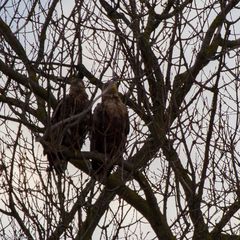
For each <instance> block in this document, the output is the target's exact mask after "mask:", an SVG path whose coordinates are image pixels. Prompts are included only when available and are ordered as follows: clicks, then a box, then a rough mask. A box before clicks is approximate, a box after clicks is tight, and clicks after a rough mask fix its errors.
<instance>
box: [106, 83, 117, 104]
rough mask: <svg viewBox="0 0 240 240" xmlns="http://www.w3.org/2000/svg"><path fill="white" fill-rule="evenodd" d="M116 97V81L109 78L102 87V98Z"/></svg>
mask: <svg viewBox="0 0 240 240" xmlns="http://www.w3.org/2000/svg"><path fill="white" fill-rule="evenodd" d="M114 97H118V88H117V82H116V81H114V80H110V81H108V82H107V83H105V84H104V85H103V88H102V98H103V100H105V99H107V98H114Z"/></svg>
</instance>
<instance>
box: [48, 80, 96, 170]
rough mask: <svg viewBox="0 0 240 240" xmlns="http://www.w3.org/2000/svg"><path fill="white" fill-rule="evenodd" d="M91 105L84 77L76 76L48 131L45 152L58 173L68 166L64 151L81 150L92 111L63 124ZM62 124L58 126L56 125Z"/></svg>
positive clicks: (54, 113) (51, 167) (54, 114)
mask: <svg viewBox="0 0 240 240" xmlns="http://www.w3.org/2000/svg"><path fill="white" fill-rule="evenodd" d="M88 107H89V100H88V96H87V94H86V91H85V87H84V84H83V81H82V79H79V78H75V79H73V80H72V81H71V87H70V92H69V94H68V95H66V96H65V97H64V98H63V99H62V100H61V101H60V102H59V104H58V105H57V107H56V109H55V111H54V112H53V115H52V118H51V122H50V128H49V129H48V132H47V142H48V146H47V147H45V149H44V153H45V154H47V158H48V161H49V170H52V169H53V168H54V169H55V170H56V172H57V173H58V174H61V173H63V172H64V171H65V170H66V167H67V159H65V158H64V156H63V154H62V151H63V150H64V149H65V150H66V149H67V150H69V151H75V150H78V151H80V150H81V148H82V145H83V143H84V141H85V138H86V135H87V132H88V130H89V125H90V120H91V112H90V111H88V112H87V113H86V115H85V116H80V118H76V119H74V120H73V121H70V122H67V123H63V124H61V121H64V120H66V119H67V118H69V117H72V116H74V115H76V114H79V113H82V112H83V111H84V110H86V109H87V108H88ZM56 124H60V125H59V126H57V127H54V125H56Z"/></svg>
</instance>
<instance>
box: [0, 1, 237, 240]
mask: <svg viewBox="0 0 240 240" xmlns="http://www.w3.org/2000/svg"><path fill="white" fill-rule="evenodd" d="M239 12H240V1H239V0H226V1H222V0H217V1H211V0H210V1H205V0H201V1H197V0H176V1H172V0H150V1H146V0H129V1H126V0H114V1H109V0H96V1H85V0H75V1H73V0H71V1H63V0H33V1H27V0H22V1H17V0H2V1H1V3H0V42H1V43H0V180H1V181H0V219H1V220H0V238H3V239H40V240H41V239H76V240H77V239H91V238H92V239H134V240H135V239H147V240H149V239H163V240H170V239H171V240H172V239H193V240H202V239H207V240H215V239H216V240H218V239H231V240H232V239H234V240H235V239H236V240H237V239H240V226H239V220H240V211H239V209H240V176H239V172H240V150H239V149H240V146H239V138H240V129H239V127H240V125H239V123H240V122H239V117H240V115H239V109H240V108H239V104H240V100H239V99H240V91H239V87H240V81H239V73H240V72H239V47H240V38H239V34H240V31H239V27H238V26H239V24H240V18H239ZM78 72H80V73H81V74H82V75H83V76H84V80H83V81H84V84H85V87H86V92H87V94H88V97H89V99H90V101H91V106H92V108H94V107H95V106H96V104H97V102H98V101H99V99H100V97H101V94H100V92H101V91H100V90H101V88H102V86H103V84H104V83H105V82H107V81H108V80H110V79H112V78H116V77H117V78H118V79H120V85H119V89H118V90H119V94H120V96H121V99H122V101H123V102H124V103H125V104H126V105H127V107H128V112H129V117H130V133H129V135H128V140H127V147H126V152H125V153H124V161H120V162H118V164H117V166H115V168H114V171H113V172H112V174H111V175H110V176H109V177H108V178H106V180H105V181H102V182H101V181H98V180H96V179H95V178H94V177H92V175H91V170H90V168H89V162H90V159H98V160H101V159H102V157H103V156H102V155H101V154H97V153H96V152H91V151H90V148H89V140H88V139H87V140H86V142H85V145H84V146H83V148H82V149H81V151H80V150H79V151H76V152H72V151H68V149H66V150H65V151H64V154H65V156H66V157H67V158H68V159H69V164H68V168H67V170H66V173H65V174H64V176H63V178H62V179H61V186H60V188H59V184H58V179H57V176H56V174H55V173H54V172H51V173H49V172H47V171H46V169H47V167H48V161H47V159H46V156H44V155H43V148H42V141H43V140H44V133H45V131H46V128H47V127H48V126H49V124H50V117H51V114H52V112H53V111H54V109H55V108H56V105H57V103H58V102H59V100H60V99H62V98H63V96H65V95H66V94H67V93H68V91H69V84H68V83H69V79H70V78H71V77H72V76H73V75H74V74H76V73H78ZM88 111H91V109H88ZM77 117H79V118H81V117H83V116H77ZM77 117H76V118H77ZM70 120H71V119H70Z"/></svg>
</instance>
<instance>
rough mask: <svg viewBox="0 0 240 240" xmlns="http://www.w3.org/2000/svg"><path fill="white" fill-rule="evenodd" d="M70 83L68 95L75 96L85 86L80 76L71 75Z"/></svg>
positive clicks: (83, 89)
mask: <svg viewBox="0 0 240 240" xmlns="http://www.w3.org/2000/svg"><path fill="white" fill-rule="evenodd" d="M70 84H71V86H70V92H69V94H70V95H73V96H75V95H78V94H79V93H80V92H83V91H85V86H84V83H83V80H82V79H81V78H78V77H72V78H71V79H70Z"/></svg>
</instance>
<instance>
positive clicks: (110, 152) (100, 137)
mask: <svg viewBox="0 0 240 240" xmlns="http://www.w3.org/2000/svg"><path fill="white" fill-rule="evenodd" d="M128 133H129V118H128V112H127V107H126V105H125V104H124V103H123V102H122V100H121V98H120V97H119V94H118V91H117V87H116V83H114V82H113V81H110V82H109V83H107V84H105V86H104V88H103V93H102V102H101V103H99V104H98V105H97V106H96V108H95V110H94V113H93V123H92V132H91V151H96V152H98V153H102V154H105V162H104V163H102V162H97V161H93V163H92V168H93V170H94V171H95V172H96V173H100V172H103V171H104V172H107V174H109V173H110V172H111V170H112V167H113V164H114V161H115V160H119V159H121V158H122V157H123V152H124V150H125V144H126V141H127V134H128Z"/></svg>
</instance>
